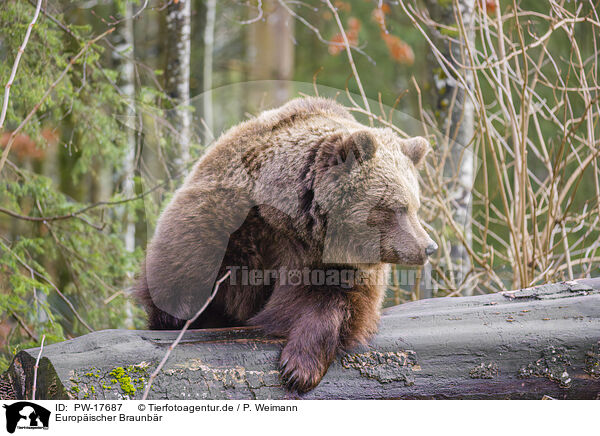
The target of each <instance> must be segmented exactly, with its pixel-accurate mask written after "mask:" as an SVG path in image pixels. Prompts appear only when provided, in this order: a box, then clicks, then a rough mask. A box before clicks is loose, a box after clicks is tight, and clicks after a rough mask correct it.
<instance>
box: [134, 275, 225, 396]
mask: <svg viewBox="0 0 600 436" xmlns="http://www.w3.org/2000/svg"><path fill="white" fill-rule="evenodd" d="M230 275H231V270H229V271H227V273H226V274H225V275H224V276H223V277H221V278H220V279H219V280H217V282H216V283H215V288H214V290H213V292H212V294H210V297H208V299H207V300H206V302H205V303H204V304H203V305H202V307H201V308H200V310H198V312H196V314H195V315H194V317H193V318H191V319H188V320H187V321H186V323H185V325H184V326H183V328H182V329H181V331H180V332H179V335H177V338H176V339H175V341H174V342H173V343H172V344H171V345H169V348H168V350H167V352H166V353H165V355H164V357H163V358H162V360H161V361H160V363H159V364H158V366H157V367H156V369H155V370H154V372H153V373H152V374H151V375H150V378H149V379H148V384H146V389H144V395H143V396H142V400H145V399H147V398H148V394H149V393H150V388H152V383H153V382H154V380H155V379H156V377H157V376H158V374H159V373H160V371H161V370H162V368H163V366H165V363H167V360H168V359H169V356H170V355H171V353H172V352H173V350H174V349H175V347H176V346H177V345H178V344H179V342H180V341H181V339H182V338H183V335H184V334H185V332H186V331H187V330H188V328H189V327H190V325H192V323H193V322H194V321H196V319H198V317H199V316H200V315H201V314H202V312H204V310H205V309H206V308H207V307H208V305H209V304H210V303H211V301H212V300H213V298H215V296H216V295H217V291H218V290H219V286H220V285H221V283H223V282H224V281H225V279H226V278H227V277H229V276H230Z"/></svg>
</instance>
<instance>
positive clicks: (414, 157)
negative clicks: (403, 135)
mask: <svg viewBox="0 0 600 436" xmlns="http://www.w3.org/2000/svg"><path fill="white" fill-rule="evenodd" d="M429 150H431V146H430V145H429V142H428V141H427V140H426V139H425V138H423V137H422V136H417V137H415V138H410V139H404V140H402V153H404V154H405V155H406V156H408V158H409V159H410V160H411V161H412V162H413V164H414V165H415V167H419V166H420V165H421V164H422V163H423V160H424V158H425V156H426V155H427V153H428V152H429Z"/></svg>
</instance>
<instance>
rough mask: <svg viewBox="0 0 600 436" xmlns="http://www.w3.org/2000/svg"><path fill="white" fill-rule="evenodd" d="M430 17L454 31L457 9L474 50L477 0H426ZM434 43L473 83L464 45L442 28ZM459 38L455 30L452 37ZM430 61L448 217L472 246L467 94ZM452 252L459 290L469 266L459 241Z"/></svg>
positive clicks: (470, 122)
mask: <svg viewBox="0 0 600 436" xmlns="http://www.w3.org/2000/svg"><path fill="white" fill-rule="evenodd" d="M425 4H426V6H427V9H428V11H429V14H430V16H431V18H432V19H433V20H434V21H435V22H436V23H438V24H441V25H443V26H445V28H446V29H458V24H457V19H456V16H457V15H456V12H457V10H456V8H460V12H461V15H462V20H463V22H464V25H465V27H466V28H467V29H469V31H468V34H467V35H468V38H469V43H470V45H471V46H473V45H474V34H473V28H472V20H473V13H474V7H475V0H453V1H441V0H425ZM432 31H433V40H434V43H435V44H436V46H437V48H438V49H439V51H440V52H441V54H442V55H443V56H444V57H445V58H446V59H447V60H448V61H449V62H451V63H453V65H454V67H455V68H456V70H457V71H459V72H460V74H461V75H462V77H463V78H464V79H465V82H466V83H467V84H469V85H471V84H472V83H473V74H472V71H471V70H465V69H461V68H460V66H459V65H458V63H462V64H463V65H466V64H468V62H466V57H467V55H466V50H465V48H464V47H465V45H464V41H459V43H452V42H451V39H450V38H448V35H447V33H448V32H444V33H446V35H444V34H443V33H442V31H441V28H437V29H432ZM455 33H456V34H457V35H458V30H457V31H456V32H455ZM430 61H431V62H432V64H431V66H430V68H429V70H430V71H431V72H432V75H433V77H432V86H431V89H432V106H433V109H434V113H435V116H436V119H437V121H438V128H439V129H440V131H441V132H442V136H443V138H441V141H448V144H445V145H446V146H445V147H443V149H448V150H450V153H449V156H448V157H447V160H446V162H445V166H444V174H445V176H446V178H447V180H448V184H447V186H446V188H447V189H448V193H447V194H448V198H449V199H450V201H451V206H452V214H453V218H454V220H455V222H457V223H459V224H460V225H461V226H462V228H463V229H464V240H465V241H466V243H467V244H468V245H469V246H471V244H472V230H471V215H472V213H471V201H472V196H471V191H472V187H473V181H474V163H473V154H472V147H471V141H472V139H473V133H474V128H473V126H474V121H473V120H474V117H473V103H472V101H471V100H470V99H469V98H468V96H467V95H466V92H465V90H464V88H463V87H461V86H459V84H458V83H457V80H456V78H455V77H452V76H451V75H447V74H446V71H448V70H447V69H446V70H444V69H442V68H441V67H440V64H439V62H438V60H437V59H436V58H435V57H434V56H433V55H430ZM450 243H451V247H450V250H449V251H450V253H451V259H452V265H447V268H452V269H453V270H454V271H453V275H454V277H455V282H456V284H457V285H458V286H460V285H461V284H462V282H463V281H464V280H465V278H466V276H467V274H468V272H469V271H470V270H471V261H470V258H469V256H468V253H467V250H466V249H465V246H464V244H463V243H461V242H459V241H458V239H454V240H452V241H451V242H450ZM471 293H472V287H471V286H466V287H465V288H464V291H463V294H465V295H470V294H471Z"/></svg>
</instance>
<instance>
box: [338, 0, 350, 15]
mask: <svg viewBox="0 0 600 436" xmlns="http://www.w3.org/2000/svg"><path fill="white" fill-rule="evenodd" d="M333 5H334V6H335V8H336V9H337V10H338V11H342V12H350V11H351V10H352V5H350V3H348V2H343V1H341V0H337V1H336V2H334V3H333Z"/></svg>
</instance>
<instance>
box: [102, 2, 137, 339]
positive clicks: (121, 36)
mask: <svg viewBox="0 0 600 436" xmlns="http://www.w3.org/2000/svg"><path fill="white" fill-rule="evenodd" d="M124 8H125V10H124V17H123V21H121V22H120V23H119V25H118V26H117V34H116V37H115V39H116V44H115V51H114V52H113V55H114V60H115V63H116V69H117V71H118V73H119V88H120V90H121V93H122V94H123V97H124V98H125V102H126V107H125V111H124V114H123V115H124V121H125V122H124V125H125V127H124V128H125V130H126V147H127V148H126V153H125V159H124V161H123V165H122V167H121V174H120V176H121V179H122V186H121V189H122V193H123V196H124V197H125V198H132V197H133V196H134V194H135V182H134V170H135V155H136V140H135V129H134V126H135V118H136V110H135V65H134V61H133V59H134V31H133V5H132V3H131V2H126V3H125V5H124ZM108 180H110V179H108ZM117 213H118V215H120V217H119V218H120V219H121V220H122V222H123V225H124V230H125V231H124V233H123V239H124V241H125V250H126V251H127V252H129V253H133V252H134V251H135V218H136V217H135V215H134V214H133V213H132V212H131V211H128V210H127V206H123V207H122V208H119V209H118V211H117ZM127 279H128V280H133V274H128V277H127ZM126 305H127V307H126V313H127V327H129V328H133V315H132V310H131V302H129V301H128V302H127V303H126Z"/></svg>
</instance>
